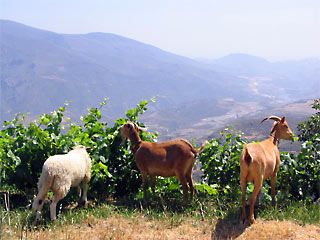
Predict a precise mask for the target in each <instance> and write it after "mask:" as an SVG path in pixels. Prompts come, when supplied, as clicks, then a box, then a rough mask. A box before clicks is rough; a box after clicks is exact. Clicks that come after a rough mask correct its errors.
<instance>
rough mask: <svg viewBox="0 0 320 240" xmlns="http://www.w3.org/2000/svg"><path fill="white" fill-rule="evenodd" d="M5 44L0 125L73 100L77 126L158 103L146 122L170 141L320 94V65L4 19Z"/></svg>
mask: <svg viewBox="0 0 320 240" xmlns="http://www.w3.org/2000/svg"><path fill="white" fill-rule="evenodd" d="M0 37H1V38H0V47H1V58H0V70H1V72H0V76H1V85H0V86H1V87H0V93H1V96H0V99H1V104H0V121H1V122H3V121H4V120H8V119H11V118H12V117H13V115H14V113H17V112H22V113H27V112H30V113H31V116H32V117H36V116H37V115H39V114H42V113H47V112H50V111H53V110H55V109H57V108H58V107H60V106H62V105H63V104H64V103H65V102H67V101H70V102H71V103H70V106H69V107H68V111H69V113H70V115H71V116H74V117H75V118H77V119H79V117H80V116H81V115H83V114H85V113H86V112H87V109H88V108H89V107H98V106H99V103H100V102H101V101H103V99H104V98H105V97H107V98H109V100H108V103H107V106H106V107H105V108H103V116H105V117H106V118H107V120H113V119H116V118H118V117H120V116H123V114H124V112H125V111H126V110H128V109H130V108H132V107H134V106H135V105H136V104H138V103H139V102H140V101H141V100H144V99H147V100H148V99H150V98H152V97H154V96H158V98H157V101H156V102H155V103H152V104H150V105H149V110H148V111H147V113H146V115H145V116H144V119H145V120H146V121H147V123H148V124H149V125H150V126H152V127H154V129H156V130H159V131H162V132H163V133H164V135H166V133H168V135H167V136H168V137H170V134H169V132H174V129H180V128H184V129H185V130H187V129H188V128H189V127H190V126H193V125H195V124H200V125H201V124H205V123H206V121H207V122H208V121H209V120H210V119H212V118H216V117H219V116H225V115H227V116H229V115H230V112H231V113H232V114H231V115H232V118H237V117H242V116H246V115H247V114H248V112H256V111H257V110H263V109H265V108H268V107H270V106H273V105H274V104H283V103H288V102H292V101H297V100H299V99H302V98H309V99H310V98H314V97H317V96H319V95H320V94H319V92H320V90H319V89H320V86H319V79H320V59H304V60H295V61H283V62H269V61H267V60H265V59H263V58H261V57H256V56H251V55H247V54H231V55H228V56H225V57H223V58H220V59H214V60H206V61H203V60H198V59H190V58H187V57H183V56H179V55H176V54H173V53H169V52H166V51H163V50H161V49H159V48H157V47H155V46H151V45H148V44H144V43H142V42H139V41H136V40H133V39H129V38H125V37H122V36H118V35H115V34H110V33H88V34H59V33H54V32H50V31H46V30H41V29H36V28H33V27H30V26H26V25H23V24H21V23H17V22H13V21H8V20H0ZM228 114H229V115H228ZM231 115H230V116H231ZM208 119H209V120H208ZM229 120H230V119H229ZM161 121H162V122H161ZM215 121H219V120H215ZM185 132H186V131H185ZM178 135H179V133H177V134H176V136H178ZM181 136H184V135H183V134H182V135H181Z"/></svg>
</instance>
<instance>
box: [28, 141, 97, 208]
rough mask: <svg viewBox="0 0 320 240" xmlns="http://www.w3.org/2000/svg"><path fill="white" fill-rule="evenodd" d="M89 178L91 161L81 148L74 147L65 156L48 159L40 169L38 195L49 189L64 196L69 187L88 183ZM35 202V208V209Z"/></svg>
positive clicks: (83, 148)
mask: <svg viewBox="0 0 320 240" xmlns="http://www.w3.org/2000/svg"><path fill="white" fill-rule="evenodd" d="M90 177H91V159H90V157H89V155H88V153H87V151H86V149H85V147H83V146H76V147H75V148H74V150H71V151H70V152H68V153H67V154H61V155H54V156H51V157H49V158H48V159H47V160H46V161H45V163H44V164H43V167H42V173H41V177H40V179H39V182H38V190H39V191H40V193H39V194H38V196H39V195H40V196H41V195H44V194H46V192H47V191H48V190H49V188H50V189H51V190H52V191H53V192H54V193H55V194H59V195H60V196H63V197H64V196H66V195H67V193H68V191H69V190H70V187H77V186H78V185H79V184H80V183H81V182H82V181H84V182H89V181H90ZM36 205H37V203H36V201H35V206H34V208H36Z"/></svg>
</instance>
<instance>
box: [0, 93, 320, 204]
mask: <svg viewBox="0 0 320 240" xmlns="http://www.w3.org/2000/svg"><path fill="white" fill-rule="evenodd" d="M106 104H107V99H105V101H103V102H102V103H101V105H100V106H99V107H98V108H91V109H89V110H88V114H87V115H85V116H82V117H81V124H79V125H77V124H75V123H70V121H69V119H68V118H66V117H65V116H64V112H65V110H66V107H67V105H65V106H63V107H60V108H59V109H58V110H57V111H54V112H51V113H50V114H43V115H41V116H40V117H39V118H38V120H37V121H32V122H30V123H29V124H27V123H26V116H25V115H24V114H22V115H17V116H16V117H15V118H14V119H13V120H12V121H6V122H5V123H4V126H3V129H2V130H1V131H0V159H1V162H0V173H1V175H0V184H1V185H0V186H2V188H3V186H5V187H6V188H9V187H10V188H11V187H14V188H15V189H16V190H19V191H21V192H25V193H30V194H31V193H33V192H34V190H35V187H36V183H37V181H38V178H39V176H40V174H41V168H42V165H43V163H44V161H45V160H46V159H47V158H48V157H49V156H51V155H54V154H61V153H66V152H68V151H69V150H70V148H71V147H72V146H74V145H77V144H82V145H84V146H90V147H92V149H91V150H90V151H89V154H90V156H91V159H92V179H91V181H90V184H89V188H90V190H89V198H91V199H100V200H104V199H105V198H107V197H108V196H112V197H114V198H117V197H121V196H126V197H128V198H131V199H136V200H139V201H140V199H141V197H142V188H141V175H140V173H139V171H138V168H137V166H136V164H135V160H134V155H133V153H132V151H131V150H130V143H129V141H124V142H122V140H121V138H120V136H119V132H118V129H119V127H120V126H121V125H122V124H124V123H126V122H127V121H134V122H136V123H137V124H138V125H140V126H142V127H144V125H143V123H140V122H138V120H139V116H140V115H141V114H143V113H144V112H145V111H146V109H147V107H146V106H147V104H148V102H147V101H142V102H141V103H139V104H138V105H137V106H136V108H134V109H131V110H128V111H127V112H126V116H125V118H119V119H117V120H116V121H115V122H114V123H113V126H110V125H109V124H108V123H107V122H104V121H102V115H101V111H100V110H101V108H102V107H104V106H105V105H106ZM314 107H315V108H316V109H319V101H318V100H316V101H315V104H314ZM317 117H319V114H318V113H317V114H316V115H314V116H312V117H311V118H310V119H309V121H308V124H307V123H302V124H300V125H299V126H300V129H301V130H302V131H301V132H302V133H308V134H304V136H307V135H308V136H309V137H308V139H307V138H306V141H304V142H303V143H302V145H301V151H300V152H299V153H298V154H293V153H288V152H284V153H282V154H281V165H280V169H279V172H278V179H277V184H276V188H277V198H278V199H282V200H283V199H290V200H307V201H311V200H313V201H314V200H316V199H317V198H319V192H320V190H319V189H320V159H319V157H318V156H319V153H320V147H319V145H320V144H319V142H320V137H319V135H317V133H316V131H315V135H314V136H313V135H312V131H311V130H310V129H312V128H316V127H317V126H316V124H315V123H317V121H318V120H316V119H317ZM310 122H312V124H311V123H310ZM309 123H310V124H309ZM306 126H308V129H309V130H310V131H309V130H308V131H303V129H305V128H306ZM140 136H141V138H142V139H143V140H148V141H156V137H157V135H156V134H154V133H148V132H142V133H140ZM301 136H302V135H301ZM245 143H246V142H245V141H243V140H242V138H241V133H239V132H237V131H235V130H228V129H226V130H225V131H222V132H221V137H220V138H216V139H211V140H210V141H209V144H208V145H207V146H206V147H205V149H204V150H203V152H202V153H201V154H200V155H199V157H198V158H199V162H200V164H201V170H202V172H203V177H202V182H200V183H195V188H196V189H197V194H196V198H198V199H200V198H202V197H203V198H208V196H210V199H212V200H214V201H215V202H216V203H217V204H219V203H221V204H225V203H232V202H239V201H240V196H241V190H240V185H239V174H240V167H239V158H240V154H241V151H242V148H243V146H244V144H245ZM293 183H294V184H293ZM252 189H253V187H252V185H248V189H247V190H248V191H252ZM262 190H263V193H264V195H263V196H264V199H262V200H267V201H268V202H269V201H270V187H269V181H265V182H264V185H263V189H262ZM150 193H151V191H150V190H149V193H148V194H150ZM156 195H157V197H160V198H161V199H162V200H165V199H167V200H168V199H178V200H182V196H183V195H182V190H181V185H180V183H179V182H178V180H177V179H176V178H161V177H158V179H157V187H156Z"/></svg>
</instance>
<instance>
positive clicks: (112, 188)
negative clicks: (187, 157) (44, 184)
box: [0, 99, 156, 198]
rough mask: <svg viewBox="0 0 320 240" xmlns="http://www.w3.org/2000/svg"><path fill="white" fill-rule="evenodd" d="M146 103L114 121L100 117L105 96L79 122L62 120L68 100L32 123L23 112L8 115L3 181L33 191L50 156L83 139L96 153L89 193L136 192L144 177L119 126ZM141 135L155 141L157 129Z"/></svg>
mask: <svg viewBox="0 0 320 240" xmlns="http://www.w3.org/2000/svg"><path fill="white" fill-rule="evenodd" d="M147 104H148V102H147V101H142V102H141V103H140V104H138V105H137V107H136V108H135V109H131V110H128V111H127V112H126V117H127V118H120V119H118V120H116V121H115V123H114V126H113V127H108V124H107V123H106V122H102V121H101V118H102V116H101V112H100V109H101V108H102V107H103V106H104V105H106V99H105V101H104V102H102V103H101V105H100V107H99V108H91V109H89V113H88V114H87V115H85V116H83V117H81V121H82V124H81V125H77V124H75V123H70V124H68V125H63V122H68V119H67V118H65V117H64V111H65V110H66V106H64V107H61V108H59V110H58V111H54V112H52V113H51V114H43V115H41V116H40V117H39V119H38V121H33V122H31V123H30V124H29V125H27V124H26V122H25V115H24V114H23V115H22V116H16V117H15V118H14V119H13V120H12V121H6V122H5V123H4V126H3V127H4V128H3V129H2V130H1V132H0V149H1V150H0V158H1V159H2V161H1V165H0V171H1V179H0V180H1V183H2V185H5V186H15V188H16V189H17V190H19V191H22V192H27V193H31V192H32V189H34V188H35V187H36V184H37V181H38V178H39V176H40V174H41V168H42V165H43V163H44V161H45V160H46V159H47V158H48V157H49V156H51V155H55V154H61V153H66V152H68V151H69V150H70V148H71V147H72V146H74V145H77V144H81V145H84V146H90V147H92V150H91V151H90V152H89V154H90V156H91V159H92V179H91V182H90V191H89V193H90V194H92V195H94V196H95V197H99V198H105V197H107V196H109V195H112V196H115V197H117V196H122V195H124V194H128V193H130V194H134V193H135V192H137V191H138V188H139V187H140V185H141V180H140V177H139V172H138V169H137V167H136V164H135V162H134V157H133V154H132V153H131V151H129V150H128V142H124V143H122V141H121V139H120V137H119V136H118V128H119V127H120V126H121V125H122V124H124V123H125V122H126V121H128V120H130V121H137V120H138V118H139V115H140V114H142V113H143V112H144V111H145V110H146V105H147ZM138 124H139V125H141V123H138ZM141 137H142V139H144V140H151V141H153V140H154V139H155V138H156V134H148V133H143V134H142V136H141Z"/></svg>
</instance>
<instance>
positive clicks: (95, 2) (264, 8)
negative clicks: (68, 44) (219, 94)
mask: <svg viewBox="0 0 320 240" xmlns="http://www.w3.org/2000/svg"><path fill="white" fill-rule="evenodd" d="M0 18H1V19H8V20H13V21H17V22H20V23H23V24H26V25H29V26H32V27H36V28H41V29H45V30H49V31H54V32H58V33H72V34H73V33H89V32H108V33H114V34H118V35H121V36H124V37H128V38H132V39H135V40H138V41H141V42H144V43H148V44H151V45H154V46H156V47H159V48H161V49H164V50H166V51H169V52H173V53H176V54H179V55H183V56H187V57H192V58H218V57H221V56H224V55H227V54H230V53H239V52H240V53H248V54H252V55H256V56H261V57H265V58H267V59H269V60H286V59H302V58H311V57H318V58H319V57H320V1H319V0H223V1H222V0H91V1H89V0H86V1H84V0H0Z"/></svg>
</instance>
